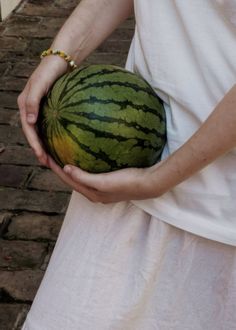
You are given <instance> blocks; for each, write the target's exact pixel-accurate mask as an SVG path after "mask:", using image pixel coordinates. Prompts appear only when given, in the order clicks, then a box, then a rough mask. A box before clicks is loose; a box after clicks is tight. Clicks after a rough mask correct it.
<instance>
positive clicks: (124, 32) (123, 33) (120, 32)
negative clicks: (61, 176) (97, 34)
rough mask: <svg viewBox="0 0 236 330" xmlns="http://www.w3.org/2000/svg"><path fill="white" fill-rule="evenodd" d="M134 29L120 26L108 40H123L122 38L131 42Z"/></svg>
mask: <svg viewBox="0 0 236 330" xmlns="http://www.w3.org/2000/svg"><path fill="white" fill-rule="evenodd" d="M133 34H134V30H133V28H132V29H124V28H122V27H121V28H118V29H116V30H115V31H114V32H113V33H112V34H111V35H110V37H109V38H108V40H116V41H122V40H128V41H129V43H130V40H131V38H132V37H133Z"/></svg>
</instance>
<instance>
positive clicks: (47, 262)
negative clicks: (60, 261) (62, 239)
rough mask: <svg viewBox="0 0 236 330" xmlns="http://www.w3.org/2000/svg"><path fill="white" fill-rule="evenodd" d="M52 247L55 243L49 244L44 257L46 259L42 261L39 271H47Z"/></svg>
mask: <svg viewBox="0 0 236 330" xmlns="http://www.w3.org/2000/svg"><path fill="white" fill-rule="evenodd" d="M54 247H55V243H53V244H52V243H50V245H49V247H48V254H47V255H46V257H45V259H44V261H43V264H42V265H41V267H40V269H41V270H44V271H45V270H46V269H47V267H48V264H49V261H50V259H51V256H52V253H53V250H54Z"/></svg>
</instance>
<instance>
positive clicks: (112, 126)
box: [38, 65, 166, 173]
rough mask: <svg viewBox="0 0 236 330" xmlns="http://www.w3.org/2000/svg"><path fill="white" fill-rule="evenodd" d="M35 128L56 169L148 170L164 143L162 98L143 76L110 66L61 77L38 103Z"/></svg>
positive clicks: (81, 70) (91, 170) (92, 68)
mask: <svg viewBox="0 0 236 330" xmlns="http://www.w3.org/2000/svg"><path fill="white" fill-rule="evenodd" d="M38 130H39V135H40V137H41V139H42V141H43V143H44V145H45V148H46V150H47V151H48V153H49V154H51V155H52V157H53V158H54V160H55V161H56V162H57V163H58V164H59V165H60V166H63V165H65V164H73V165H76V166H78V167H80V168H82V169H84V170H86V171H89V172H94V173H98V172H109V171H113V170H117V169H121V168H125V167H148V166H151V165H153V164H155V163H156V162H157V161H158V160H159V159H160V155H161V152H162V150H163V147H164V144H165V141H166V123H165V112H164V108H163V105H162V102H161V100H160V99H159V98H158V97H157V95H156V94H155V92H154V91H153V89H152V88H151V87H150V85H149V84H148V83H147V82H146V81H144V80H143V79H142V78H140V77H139V76H137V75H136V74H134V73H131V72H129V71H126V70H124V69H123V68H120V67H117V66H113V65H89V66H86V67H82V68H79V69H76V70H74V71H72V72H70V73H67V74H65V75H63V76H62V77H61V78H59V79H58V80H57V81H56V83H55V84H54V86H53V87H52V89H51V90H50V91H49V93H48V95H47V97H45V98H44V99H43V101H42V108H41V110H40V115H39V119H38Z"/></svg>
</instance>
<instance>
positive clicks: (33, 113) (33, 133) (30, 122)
mask: <svg viewBox="0 0 236 330" xmlns="http://www.w3.org/2000/svg"><path fill="white" fill-rule="evenodd" d="M66 69H67V63H66V62H65V61H64V60H63V59H61V58H60V57H58V56H48V57H45V58H44V59H43V60H42V61H41V63H40V64H39V66H38V67H37V68H36V69H35V71H34V72H33V74H32V75H31V77H30V78H29V80H28V81H27V83H26V86H25V88H24V90H23V91H22V92H21V94H20V95H19V96H18V99H17V103H18V106H19V110H20V119H21V125H22V129H23V132H24V135H25V137H26V139H27V141H28V143H29V144H30V146H31V148H32V149H33V151H34V153H35V155H36V157H37V158H38V160H39V162H40V163H41V164H42V165H44V166H48V167H49V162H48V155H47V153H46V152H45V150H44V149H43V146H42V143H41V141H40V139H39V137H38V134H37V130H36V127H35V123H36V121H37V118H38V112H39V104H40V101H41V99H42V97H43V96H44V95H46V94H47V92H48V90H49V88H50V87H51V86H52V84H53V83H54V82H55V80H56V79H57V78H59V77H60V76H61V75H62V74H63V73H65V72H66Z"/></svg>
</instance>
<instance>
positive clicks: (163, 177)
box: [153, 85, 236, 196]
mask: <svg viewBox="0 0 236 330" xmlns="http://www.w3.org/2000/svg"><path fill="white" fill-rule="evenodd" d="M234 147H236V85H234V86H233V87H232V88H231V90H230V91H229V92H228V93H227V94H226V95H225V97H224V98H223V99H222V100H221V102H219V104H218V105H217V106H216V108H215V109H214V111H213V112H212V113H211V115H210V116H209V117H208V118H207V120H206V121H205V122H204V123H203V125H202V126H201V127H200V128H199V130H198V131H197V132H196V133H195V134H194V135H193V136H192V137H191V138H190V139H189V140H188V141H187V142H186V143H185V144H184V145H183V146H182V147H181V148H179V149H178V150H177V151H176V152H174V153H173V154H172V155H170V157H168V159H166V160H165V161H164V162H163V164H162V165H161V166H160V167H159V168H158V169H153V170H154V172H153V174H154V178H155V182H156V187H159V188H158V190H159V191H158V193H157V196H159V195H161V194H163V193H165V192H166V191H168V190H169V189H171V188H172V187H174V186H176V185H177V184H179V183H181V182H182V181H184V180H186V179H187V178H189V177H190V176H192V175H193V174H194V173H196V172H198V171H200V170H201V169H203V168H204V167H206V166H207V165H209V164H210V163H211V162H213V161H214V160H216V159H217V158H218V157H220V156H222V155H224V154H226V153H227V152H229V151H230V150H231V149H233V148H234Z"/></svg>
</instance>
